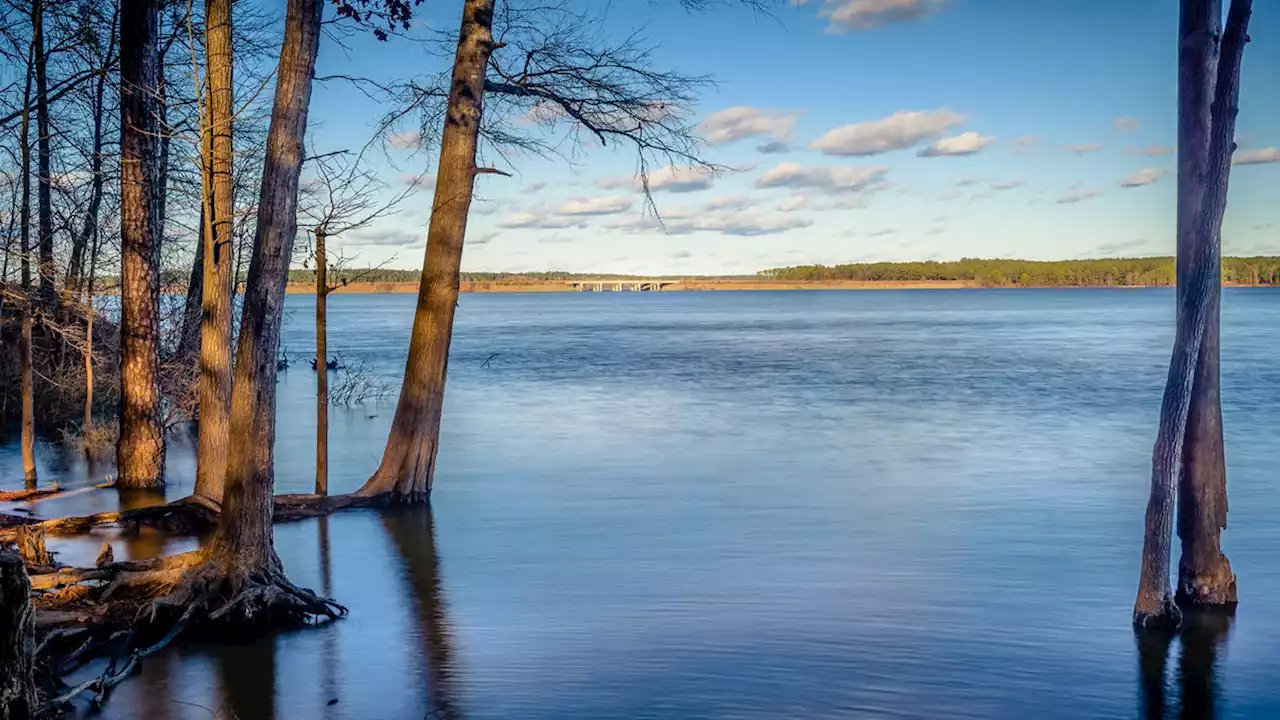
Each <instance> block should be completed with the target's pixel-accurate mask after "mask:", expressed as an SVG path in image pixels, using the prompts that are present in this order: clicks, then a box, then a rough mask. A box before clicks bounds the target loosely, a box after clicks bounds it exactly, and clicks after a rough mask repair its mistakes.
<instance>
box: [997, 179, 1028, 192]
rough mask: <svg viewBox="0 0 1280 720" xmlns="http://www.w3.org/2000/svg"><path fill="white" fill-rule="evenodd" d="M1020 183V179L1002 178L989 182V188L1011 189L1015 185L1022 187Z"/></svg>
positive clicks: (1015, 186)
mask: <svg viewBox="0 0 1280 720" xmlns="http://www.w3.org/2000/svg"><path fill="white" fill-rule="evenodd" d="M1022 183H1023V181H1021V180H1003V181H999V182H993V183H991V189H992V190H1012V189H1014V188H1017V187H1022Z"/></svg>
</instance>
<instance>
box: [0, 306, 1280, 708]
mask: <svg viewBox="0 0 1280 720" xmlns="http://www.w3.org/2000/svg"><path fill="white" fill-rule="evenodd" d="M313 302H314V300H313V298H311V297H306V296H291V297H290V298H289V308H290V316H289V319H288V322H287V325H286V329H285V334H284V338H283V346H284V347H285V349H286V350H287V351H288V352H289V353H290V354H292V355H297V356H303V355H305V354H306V353H308V352H309V351H311V350H312V347H313V345H312V343H313V338H312V331H311V327H312V325H311V322H312V315H311V307H312V303H313ZM413 304H414V298H413V297H412V296H409V295H386V296H372V295H369V296H362V295H335V296H333V297H332V298H331V302H330V315H329V317H330V322H331V331H330V348H332V350H333V351H334V353H340V354H341V355H342V356H343V357H344V358H345V359H346V360H347V361H348V362H356V361H361V360H363V361H364V362H365V363H367V367H368V368H369V369H370V371H371V372H373V373H375V374H377V375H380V376H382V377H384V378H386V379H387V380H389V381H391V382H393V383H394V382H398V378H399V375H400V373H401V372H402V369H403V362H404V356H405V351H406V347H407V342H408V333H409V327H410V323H411V317H412V312H413ZM1172 318H1173V294H1172V292H1171V291H1169V290H1056V291H1055V290H1028V291H1020V290H1000V291H979V290H963V291H914V292H913V291H904V292H896V291H883V292H763V293H748V292H740V293H739V292H734V293H717V292H707V293H622V294H611V293H606V294H568V295H499V294H494V295H465V296H463V297H462V299H461V301H460V307H459V311H458V324H457V332H456V336H455V340H454V353H453V356H452V358H451V360H450V367H449V391H448V393H449V394H448V401H447V406H446V410H445V425H444V431H443V439H442V445H441V451H440V457H439V470H438V473H437V475H436V487H435V491H434V494H433V509H432V511H431V512H430V514H428V513H427V512H426V511H423V510H413V511H409V512H393V513H386V514H379V513H377V512H374V511H359V512H349V513H345V514H339V515H336V516H333V517H331V518H328V519H325V520H322V521H309V522H304V523H297V524H290V525H283V526H279V527H278V528H277V530H276V543H277V547H278V549H279V552H280V555H281V557H282V558H283V559H284V561H285V564H286V566H287V568H288V570H289V573H290V575H291V576H292V578H293V579H294V580H295V581H297V582H299V583H300V584H303V585H306V586H309V587H312V588H316V589H319V590H324V591H325V592H327V593H330V594H331V595H333V596H334V597H336V598H337V599H338V600H339V601H341V602H343V603H345V604H346V605H347V606H348V607H349V608H350V610H351V614H350V616H349V617H348V618H347V619H345V620H343V621H341V622H338V623H336V624H334V625H332V626H329V627H326V628H323V629H317V630H308V631H303V632H296V633H289V634H285V635H281V636H278V637H275V638H271V639H267V640H264V641H261V642H258V643H255V644H252V645H248V646H238V647H191V646H186V647H182V648H178V649H175V650H173V651H172V652H169V653H167V654H165V655H163V656H162V657H159V658H156V659H154V660H151V661H148V662H147V663H145V664H144V667H143V670H142V672H141V675H140V676H139V677H138V678H136V679H133V680H131V681H130V682H128V683H126V684H125V685H123V686H121V687H120V688H119V689H118V690H117V692H116V694H115V696H113V698H112V699H111V701H110V702H109V704H108V705H107V708H106V711H105V713H104V716H105V717H112V718H116V717H119V718H125V717H148V718H167V717H173V718H208V717H219V718H232V717H234V718H240V719H241V720H250V719H254V718H290V719H292V718H424V717H441V718H443V717H473V718H651V717H680V718H766V717H767V718H775V717H795V718H827V717H841V718H920V719H930V720H932V719H936V718H975V719H976V718H984V719H987V718H1000V719H1004V718H1008V719H1011V720H1012V719H1019V720H1020V719H1023V718H1158V717H1169V718H1173V717H1181V718H1197V719H1199V718H1219V719H1221V720H1228V719H1236V720H1243V719H1245V718H1250V719H1252V718H1275V717H1280V686H1277V684H1276V677H1277V675H1276V673H1277V670H1276V669H1277V667H1280V560H1277V558H1278V557H1280V518H1278V517H1277V513H1276V503H1275V498H1276V497H1277V494H1278V493H1280V479H1278V476H1277V472H1276V469H1275V468H1276V457H1277V456H1278V455H1280V437H1278V436H1277V433H1278V432H1280V292H1278V291H1272V290H1254V289H1232V290H1228V291H1226V293H1225V297H1224V320H1223V341H1222V345H1223V391H1222V395H1223V402H1224V416H1225V424H1226V440H1227V451H1228V456H1227V464H1228V471H1229V477H1230V494H1231V516H1230V519H1231V526H1230V528H1229V529H1228V531H1227V532H1226V534H1225V546H1226V550H1227V553H1228V555H1229V556H1230V558H1231V561H1232V564H1233V566H1234V568H1235V570H1236V572H1237V573H1238V575H1239V578H1240V595H1241V601H1242V602H1241V605H1240V608H1239V612H1238V614H1237V616H1236V618H1235V621H1234V624H1231V625H1225V624H1223V625H1221V626H1206V627H1201V628H1198V629H1197V630H1196V631H1195V632H1189V633H1187V634H1185V635H1184V636H1183V637H1182V638H1180V639H1176V640H1174V641H1173V642H1172V643H1171V644H1170V645H1168V646H1163V645H1161V644H1159V643H1157V644H1154V645H1152V646H1147V647H1143V648H1139V647H1138V645H1137V643H1136V642H1135V638H1134V635H1133V633H1132V631H1131V629H1130V625H1129V616H1130V610H1131V607H1132V602H1133V596H1134V591H1135V589H1136V583H1137V570H1138V561H1139V550H1140V545H1141V540H1142V523H1143V511H1144V508H1145V504H1146V497H1147V491H1148V478H1149V473H1150V453H1151V445H1152V442H1153V440H1154V437H1155V425H1156V418H1157V414H1158V407H1159V400H1160V393H1161V390H1162V387H1163V382H1164V377H1165V370H1166V367H1167V363H1168V353H1169V347H1170V343H1171V340H1172ZM486 361H488V362H487V363H486ZM335 379H336V375H335ZM313 386H314V375H313V373H312V372H311V370H310V369H309V367H307V366H306V364H305V363H302V364H296V365H294V366H293V367H292V368H290V369H289V370H288V371H287V372H286V373H284V374H283V376H282V379H281V381H280V399H279V413H280V422H279V426H278V433H279V434H278V437H277V447H276V458H277V483H278V490H279V491H281V492H299V491H307V490H308V489H309V488H310V486H311V484H312V472H313V447H314V444H313V443H314V417H313V416H314V400H313V395H312V393H313V392H314V387H313ZM393 402H394V396H393V397H392V398H391V399H389V400H388V401H386V402H384V403H382V404H374V405H368V406H364V407H360V408H356V409H353V410H336V411H335V413H334V417H333V419H332V421H331V432H332V451H331V456H332V457H331V483H332V487H333V488H334V490H335V491H345V490H348V489H352V488H355V487H356V486H358V485H359V484H360V483H361V482H363V480H364V479H365V478H366V477H367V476H368V474H369V473H370V472H371V471H372V470H373V469H374V468H375V467H376V465H377V462H378V458H379V455H380V453H381V450H382V446H383V443H384V441H385V438H386V431H387V427H388V425H389V423H390V419H391V414H392V409H393ZM189 453H190V450H189V446H185V445H183V444H181V443H179V442H177V441H175V442H174V443H173V448H172V450H171V457H170V462H169V468H170V474H171V476H172V477H171V482H172V485H171V487H170V488H169V490H168V494H169V496H170V497H178V496H181V495H183V494H186V493H187V492H189V490H190V488H191V485H192V476H193V464H192V461H191V459H190V455H189ZM40 454H41V461H42V473H43V475H42V477H43V478H46V479H52V478H61V479H62V480H63V482H64V483H65V484H69V485H76V484H85V483H88V482H89V480H90V478H89V477H88V476H86V475H85V474H84V471H83V469H82V468H79V467H77V466H76V465H74V464H70V465H67V464H66V463H65V462H63V461H62V460H60V459H59V457H58V456H57V453H56V452H55V450H54V449H53V448H50V447H45V446H42V447H41V448H40ZM0 472H2V473H3V475H2V477H3V478H4V479H5V483H6V485H7V486H9V487H15V486H18V485H20V483H21V473H20V463H19V460H18V453H17V449H16V447H14V446H12V445H10V446H6V447H4V448H3V449H0ZM99 472H101V470H99ZM126 499H127V500H129V501H130V502H139V500H138V499H137V498H126ZM116 502H117V496H116V494H115V493H114V492H97V493H86V494H82V495H77V496H74V497H71V498H65V499H55V500H49V501H46V502H44V503H40V504H38V505H37V506H36V507H37V508H38V511H39V512H40V513H42V514H49V515H52V514H59V513H66V512H85V511H90V510H98V509H105V508H106V507H108V506H111V505H114V504H115V503H116ZM107 537H108V539H112V537H111V536H107ZM97 542H98V540H97V539H94V540H90V541H78V542H66V541H63V542H61V543H59V544H57V545H56V546H55V547H54V549H55V550H61V551H62V559H63V560H64V561H66V562H90V561H91V560H92V558H93V556H94V555H96V553H97V544H96V543H97ZM186 546H187V544H184V543H181V542H178V543H170V544H168V545H167V547H168V548H169V549H171V550H175V549H181V548H183V547H186ZM163 547H166V543H165V541H164V540H163V539H162V538H157V537H155V536H151V535H144V536H142V537H135V538H122V539H117V550H116V556H117V557H118V558H120V557H131V556H145V555H149V554H153V553H155V552H157V551H158V550H159V549H161V548H163ZM1175 563H1176V557H1175ZM335 699H336V702H333V703H332V704H330V701H331V700H335Z"/></svg>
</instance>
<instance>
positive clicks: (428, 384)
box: [357, 0, 494, 502]
mask: <svg viewBox="0 0 1280 720" xmlns="http://www.w3.org/2000/svg"><path fill="white" fill-rule="evenodd" d="M493 5H494V0H466V2H465V4H464V5H463V10H462V28H461V30H460V31H459V34H458V49H457V54H456V55H455V57H454V62H453V81H452V84H451V87H450V89H449V105H448V111H447V113H446V116H445V122H444V134H443V135H442V137H441V143H440V165H439V172H438V174H437V182H436V192H435V201H434V205H433V206H432V207H433V212H432V214H431V223H430V225H429V226H428V228H427V250H426V256H425V259H424V261H423V266H422V280H421V281H420V283H419V285H418V307H417V310H416V311H415V313H414V318H413V336H412V338H411V339H410V341H409V359H408V362H407V363H406V365H405V373H404V384H403V385H402V386H401V388H400V400H399V402H398V403H397V405H396V414H395V418H394V420H392V423H391V433H390V435H389V437H388V438H387V446H386V449H385V450H384V451H383V454H382V464H381V465H380V466H379V467H378V470H377V472H375V473H374V474H373V476H372V477H371V478H369V480H368V481H367V482H366V483H365V484H364V486H363V487H361V488H360V490H359V491H357V494H359V495H363V496H373V495H385V496H387V497H388V498H389V499H390V500H391V501H393V502H417V501H422V500H425V499H426V498H427V496H428V494H429V493H430V492H431V483H432V477H433V474H434V471H435V461H436V450H437V445H438V443H439V439H440V415H441V411H442V409H443V406H444V389H445V374H446V369H447V366H448V361H449V341H450V340H451V338H452V335H453V315H454V309H455V308H456V306H457V302H458V269H459V267H460V265H461V263H462V243H463V238H464V236H465V235H466V231H467V213H468V211H469V210H470V208H471V195H472V189H473V187H474V185H475V176H476V145H477V141H478V139H479V132H480V115H481V112H482V109H483V100H484V77H485V68H486V67H487V66H488V63H489V55H490V53H492V52H493V45H494V43H493Z"/></svg>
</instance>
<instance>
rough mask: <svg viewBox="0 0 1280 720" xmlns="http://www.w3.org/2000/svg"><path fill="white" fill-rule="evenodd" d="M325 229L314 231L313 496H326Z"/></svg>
mask: <svg viewBox="0 0 1280 720" xmlns="http://www.w3.org/2000/svg"><path fill="white" fill-rule="evenodd" d="M324 240H325V229H324V227H323V226H321V227H318V228H316V494H317V495H328V494H329V367H328V361H329V340H328V330H327V326H326V323H327V320H326V317H327V312H326V311H327V307H326V306H327V305H328V302H329V278H328V259H327V258H326V257H325V248H324Z"/></svg>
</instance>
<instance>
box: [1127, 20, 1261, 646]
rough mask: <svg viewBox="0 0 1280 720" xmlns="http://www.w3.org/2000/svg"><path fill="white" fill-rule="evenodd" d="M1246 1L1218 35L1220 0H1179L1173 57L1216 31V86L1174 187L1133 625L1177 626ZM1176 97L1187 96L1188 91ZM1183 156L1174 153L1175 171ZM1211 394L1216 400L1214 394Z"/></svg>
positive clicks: (1211, 40)
mask: <svg viewBox="0 0 1280 720" xmlns="http://www.w3.org/2000/svg"><path fill="white" fill-rule="evenodd" d="M1250 6H1251V0H1233V2H1232V6H1231V14H1230V17H1229V18H1228V26H1227V31H1226V33H1225V34H1222V33H1220V32H1218V29H1219V23H1220V18H1221V3H1220V0H1182V15H1181V17H1182V22H1181V29H1180V45H1179V57H1180V58H1182V59H1183V60H1185V64H1184V65H1182V67H1183V68H1184V69H1187V68H1189V69H1192V70H1193V69H1194V68H1195V67H1196V66H1197V64H1196V62H1195V61H1194V60H1192V59H1188V54H1194V53H1203V54H1206V55H1210V56H1213V57H1218V51H1217V43H1218V37H1219V36H1221V37H1222V52H1221V57H1220V58H1219V59H1218V61H1217V63H1216V65H1217V81H1216V87H1214V89H1213V90H1212V91H1211V94H1212V95H1213V96H1214V101H1213V105H1212V113H1211V115H1212V118H1211V126H1210V127H1209V128H1208V129H1207V130H1206V131H1205V137H1206V138H1207V150H1206V152H1205V160H1204V163H1203V172H1202V173H1197V174H1196V176H1195V180H1194V182H1193V181H1192V180H1191V179H1190V178H1189V179H1188V180H1187V182H1185V183H1184V182H1183V181H1182V178H1180V179H1179V180H1180V182H1179V189H1180V190H1183V191H1186V192H1188V193H1192V194H1195V195H1198V197H1195V198H1192V199H1190V200H1188V202H1186V203H1183V202H1179V211H1180V212H1181V211H1183V210H1184V209H1187V208H1188V207H1190V208H1193V209H1195V210H1196V212H1195V215H1194V217H1192V218H1191V219H1189V220H1187V222H1189V223H1190V227H1189V229H1188V232H1191V233H1194V235H1195V240H1194V245H1192V246H1191V247H1189V248H1188V252H1187V256H1186V257H1185V258H1183V257H1181V255H1180V257H1179V260H1180V261H1183V260H1185V262H1182V263H1181V267H1180V269H1179V275H1180V278H1179V279H1180V280H1181V281H1183V282H1184V287H1181V288H1180V289H1179V292H1178V296H1179V297H1178V315H1177V333H1176V336H1175V339H1174V347H1173V355H1172V358H1171V360H1170V362H1169V376H1168V379H1167V382H1166V385H1165V393H1164V401H1163V403H1162V404H1161V408H1160V427H1159V430H1158V432H1157V435H1156V445H1155V449H1154V451H1153V454H1152V473H1151V497H1150V499H1149V501H1148V504H1147V516H1146V534H1145V538H1144V542H1143V554H1142V571H1141V576H1140V579H1139V585H1138V597H1137V600H1136V601H1135V603H1134V611H1133V613H1134V614H1133V620H1134V623H1135V624H1136V625H1138V626H1140V627H1158V628H1168V627H1177V625H1178V624H1179V623H1180V622H1181V615H1180V613H1179V612H1178V609H1177V607H1176V606H1175V605H1174V603H1173V596H1172V593H1171V592H1170V590H1169V556H1170V545H1171V543H1172V534H1173V511H1174V496H1175V493H1176V492H1177V490H1178V485H1179V480H1180V479H1181V478H1182V470H1183V453H1184V451H1185V443H1186V438H1187V428H1188V424H1189V417H1190V414H1191V405H1192V398H1193V395H1194V394H1195V392H1194V391H1195V387H1196V379H1197V377H1198V376H1199V374H1200V364H1201V360H1202V358H1203V357H1204V348H1205V344H1206V337H1207V336H1209V337H1210V341H1213V342H1216V336H1213V333H1212V332H1211V331H1210V330H1209V326H1210V324H1211V319H1212V317H1213V314H1214V311H1215V310H1216V309H1217V302H1216V298H1217V297H1218V293H1219V288H1220V285H1221V270H1220V262H1221V258H1220V253H1221V232H1222V218H1223V215H1224V213H1225V211H1226V202H1227V183H1228V180H1229V172H1230V168H1231V154H1232V152H1233V150H1234V147H1235V144H1234V142H1233V138H1234V135H1235V119H1236V114H1237V104H1238V101H1239V87H1240V82H1239V81H1240V60H1241V57H1242V55H1243V50H1244V43H1245V40H1246V35H1245V31H1246V29H1247V26H1248V18H1249V9H1250ZM1213 77H1214V74H1213V73H1194V74H1180V77H1179V84H1180V85H1181V84H1185V83H1188V82H1200V83H1201V84H1207V83H1210V82H1212V78H1213ZM1181 97H1183V98H1186V97H1187V95H1186V94H1183V95H1182V96H1181ZM1191 122H1194V120H1192V121H1191ZM1184 129H1185V128H1184ZM1182 160H1183V158H1180V170H1181V169H1182V167H1181V161H1182ZM1188 162H1190V161H1188ZM1180 223H1181V219H1180ZM1190 243H1191V241H1188V244H1190ZM1212 372H1213V374H1214V375H1215V376H1216V374H1217V369H1216V368H1213V369H1212ZM1202 390H1203V388H1202ZM1213 399H1214V401H1215V402H1216V397H1215V398H1213ZM1201 401H1202V402H1203V398H1201ZM1218 427H1219V430H1218V432H1221V430H1220V427H1221V426H1220V424H1219V426H1218ZM1200 477H1203V476H1200ZM1184 499H1186V496H1185V495H1184ZM1223 509H1224V510H1225V493H1224V506H1223ZM1200 512H1202V509H1199V508H1194V507H1193V508H1184V511H1183V513H1184V515H1186V514H1188V513H1195V514H1197V515H1198V514H1199V513H1200ZM1218 532H1220V526H1217V525H1216V524H1215V525H1214V527H1213V534H1214V537H1215V548H1216V537H1217V534H1218ZM1219 554H1221V553H1220V551H1219ZM1224 561H1225V558H1224Z"/></svg>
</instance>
